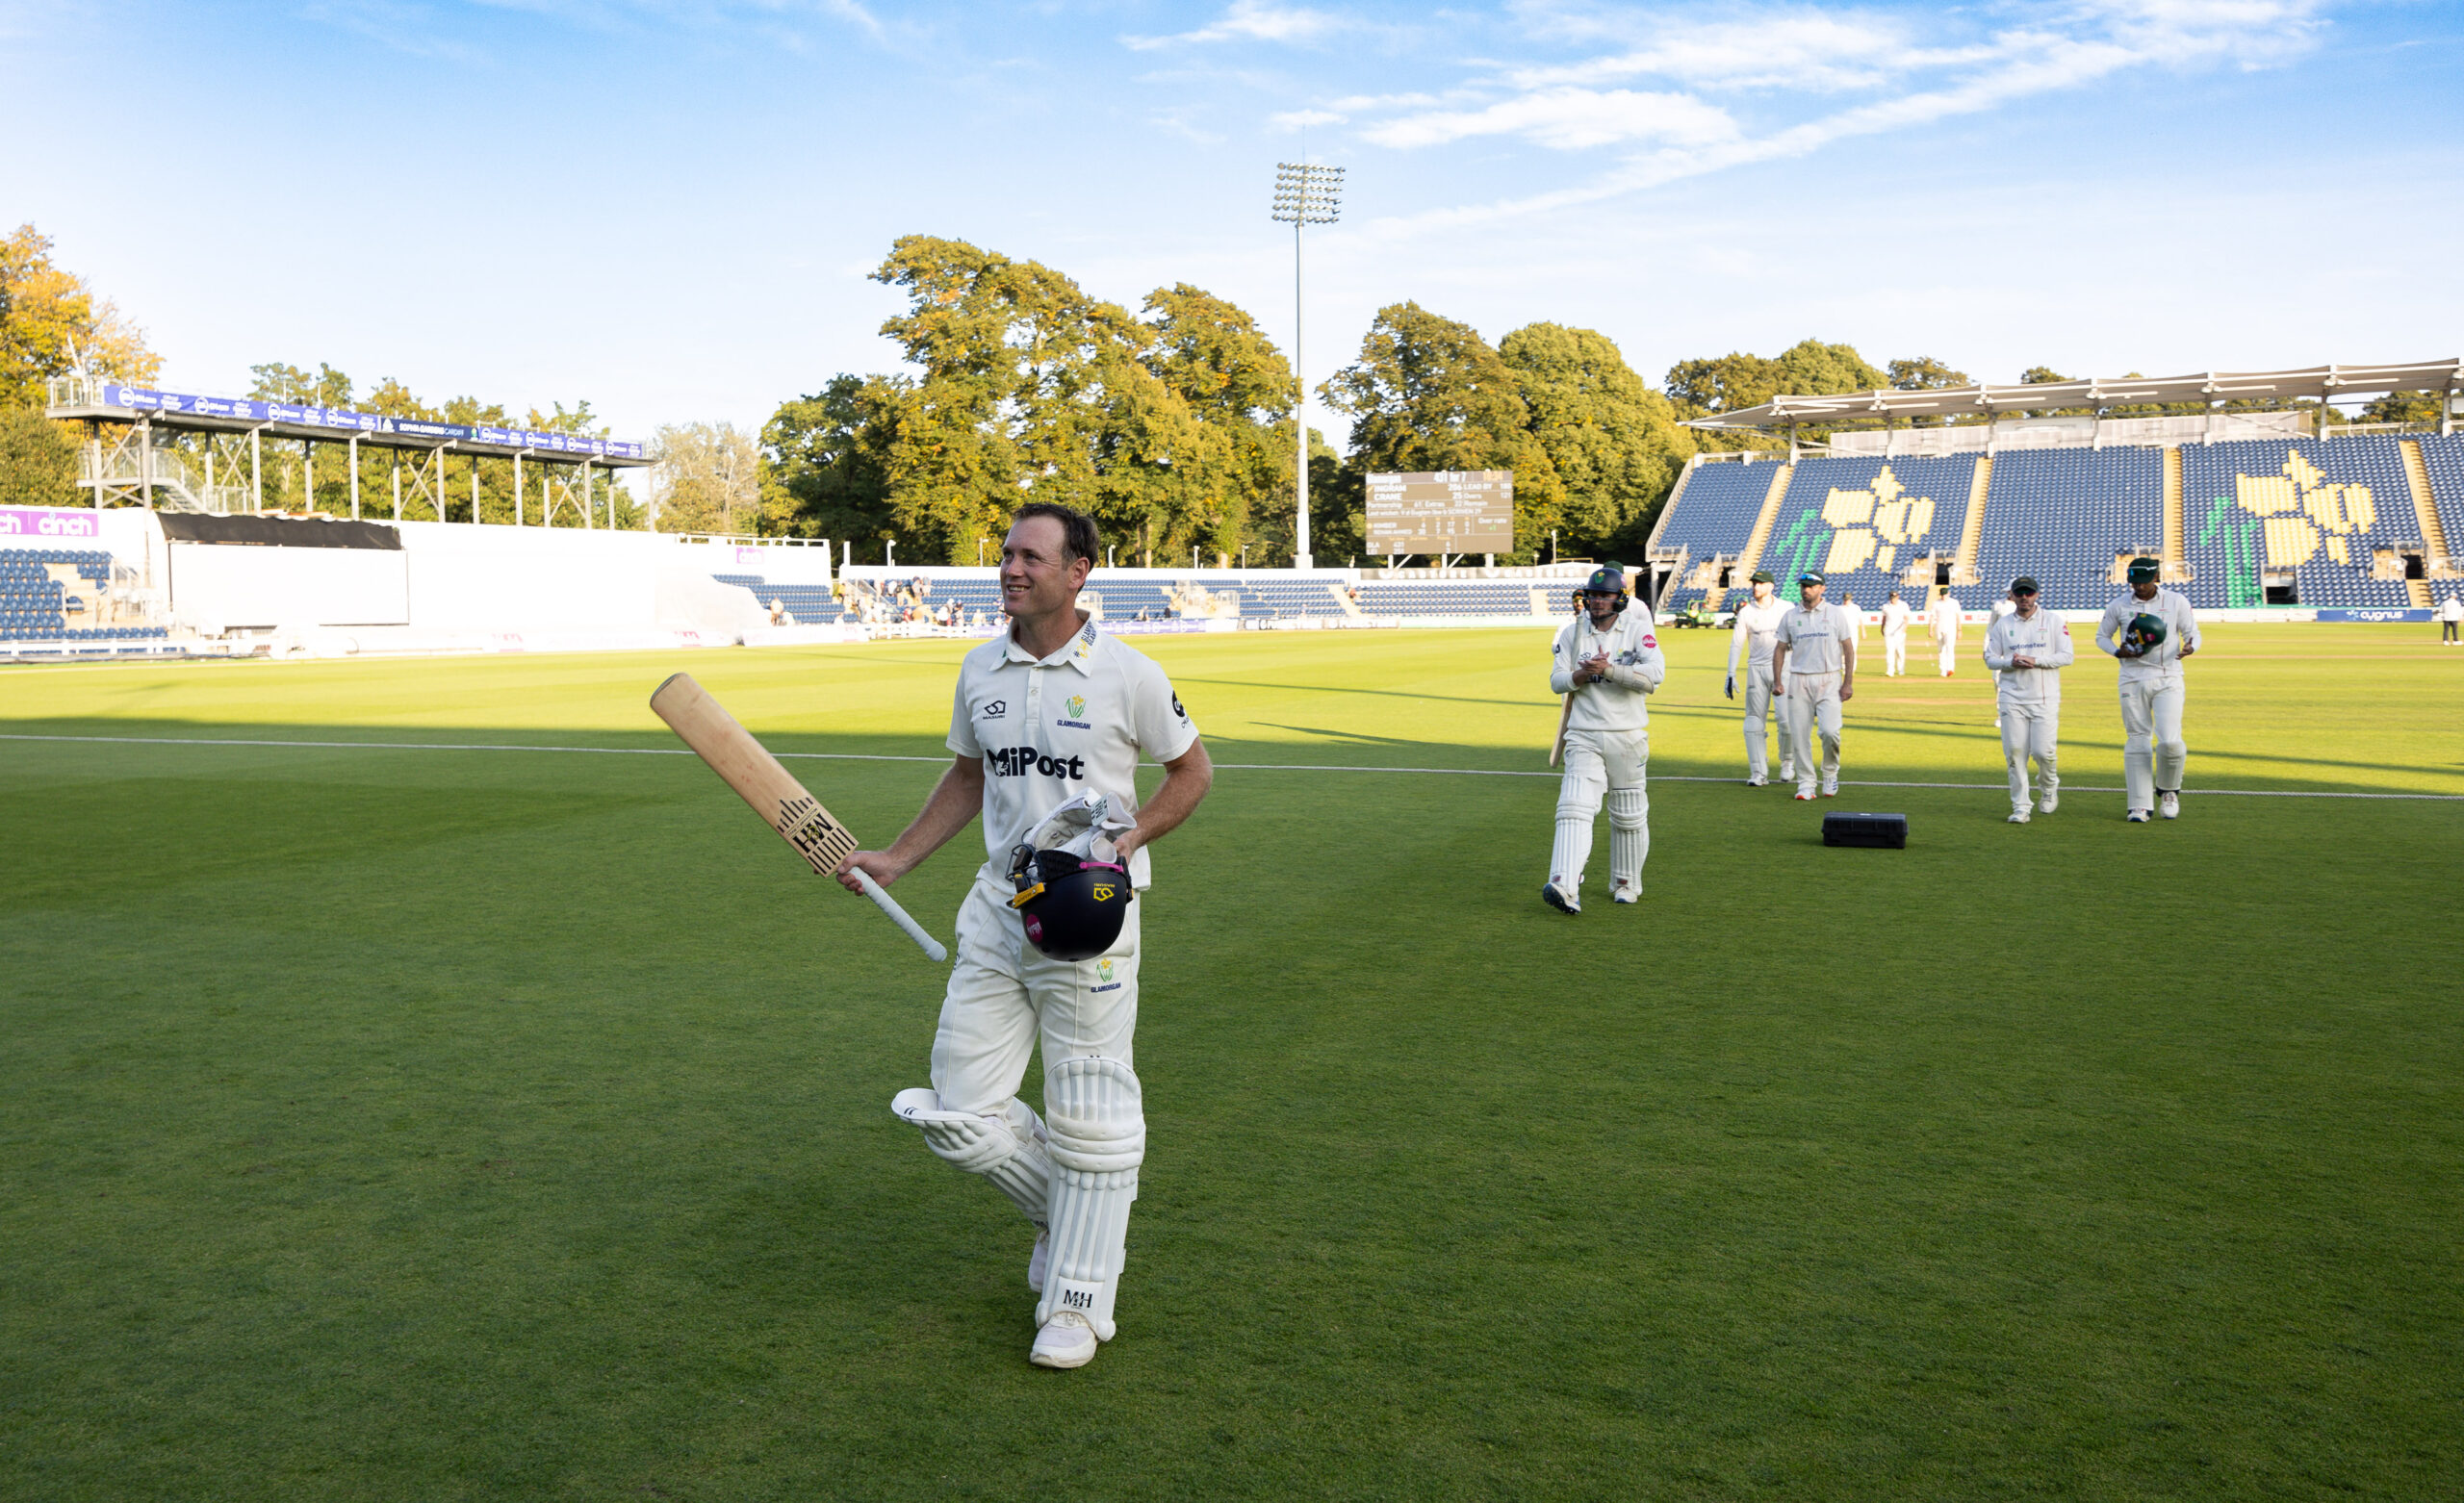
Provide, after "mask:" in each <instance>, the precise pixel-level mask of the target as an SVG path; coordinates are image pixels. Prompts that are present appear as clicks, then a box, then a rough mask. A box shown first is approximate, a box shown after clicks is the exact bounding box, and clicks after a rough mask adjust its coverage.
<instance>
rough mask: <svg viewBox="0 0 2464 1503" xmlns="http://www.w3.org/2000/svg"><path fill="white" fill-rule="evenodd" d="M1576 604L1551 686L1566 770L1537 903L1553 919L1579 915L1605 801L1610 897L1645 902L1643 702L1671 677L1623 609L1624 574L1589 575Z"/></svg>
mask: <svg viewBox="0 0 2464 1503" xmlns="http://www.w3.org/2000/svg"><path fill="white" fill-rule="evenodd" d="M1576 599H1577V602H1578V605H1579V606H1580V609H1578V611H1577V612H1576V613H1575V619H1574V620H1573V621H1570V622H1568V623H1567V624H1566V626H1565V629H1564V630H1562V631H1560V632H1558V633H1557V642H1556V646H1555V648H1554V649H1553V659H1552V660H1553V668H1552V669H1551V671H1550V674H1549V687H1550V688H1552V689H1554V690H1555V691H1557V692H1558V693H1559V694H1562V695H1566V696H1568V697H1569V698H1568V700H1567V701H1566V709H1565V727H1566V728H1565V734H1564V738H1563V743H1564V748H1565V764H1566V771H1565V776H1564V777H1563V779H1562V780H1561V781H1560V782H1559V783H1558V785H1557V838H1556V842H1555V845H1554V848H1553V850H1552V851H1551V853H1550V855H1549V881H1548V884H1547V885H1546V886H1544V887H1542V888H1541V889H1540V899H1541V901H1542V902H1544V903H1546V904H1549V906H1551V907H1553V908H1554V909H1556V910H1557V911H1558V912H1560V913H1567V914H1573V913H1580V912H1581V911H1582V869H1583V866H1584V864H1585V863H1586V862H1588V861H1589V860H1590V859H1591V828H1592V822H1593V821H1594V820H1595V819H1597V818H1598V817H1599V815H1600V802H1601V797H1602V795H1603V794H1605V795H1606V796H1607V800H1608V879H1609V883H1610V886H1609V896H1610V897H1612V898H1614V899H1615V900H1616V901H1617V902H1619V903H1633V902H1636V901H1637V900H1639V899H1640V898H1641V897H1642V892H1643V862H1644V861H1645V860H1646V859H1648V858H1649V857H1650V855H1651V853H1652V829H1651V800H1650V798H1649V796H1648V795H1647V794H1646V793H1645V792H1644V788H1643V769H1644V764H1645V763H1647V762H1649V761H1650V760H1651V752H1652V748H1651V731H1650V726H1651V710H1650V707H1649V706H1648V705H1647V704H1646V703H1645V702H1644V701H1646V700H1647V699H1648V698H1649V697H1650V696H1651V694H1652V691H1654V690H1655V689H1657V688H1658V687H1659V684H1660V680H1661V679H1662V678H1665V677H1667V676H1668V663H1667V661H1666V659H1664V658H1662V657H1661V656H1660V651H1659V639H1658V638H1657V637H1655V636H1654V635H1653V634H1652V624H1651V621H1650V619H1649V616H1648V613H1646V612H1643V611H1630V610H1628V609H1627V608H1626V606H1627V603H1628V597H1627V594H1626V575H1625V572H1624V571H1623V570H1619V569H1595V570H1593V571H1592V573H1591V578H1590V579H1589V580H1587V581H1585V582H1584V584H1583V587H1582V589H1581V590H1580V591H1578V592H1577V596H1576Z"/></svg>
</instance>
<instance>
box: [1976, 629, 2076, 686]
mask: <svg viewBox="0 0 2464 1503" xmlns="http://www.w3.org/2000/svg"><path fill="white" fill-rule="evenodd" d="M2071 656H2072V654H2071V650H2070V624H2069V623H2068V622H2066V621H2064V620H2063V619H2062V618H2061V617H2059V616H2056V615H2055V614H2054V613H2053V612H2051V611H2049V610H2046V609H2045V608H2044V607H2043V606H2041V605H2040V606H2038V607H2037V613H2036V614H2035V615H2034V616H2022V615H2020V614H2019V608H2018V607H2017V606H2015V605H2014V606H2012V607H2011V614H2009V615H2007V616H1997V617H1995V618H1994V619H1993V624H1992V625H1990V626H1988V627H1987V628H1986V630H1985V666H1986V667H1988V668H1989V669H1992V670H1993V672H1994V673H1995V674H1996V675H1998V676H1997V677H1996V678H1995V679H1994V684H1993V698H1994V699H1995V701H1997V702H1999V703H2003V704H2037V705H2042V706H2044V707H2045V708H2046V709H2060V708H2061V707H2062V675H2061V672H2060V671H2061V670H2062V669H2065V668H2067V667H2069V666H2070V663H2071ZM2015 657H2025V658H2033V659H2035V661H2036V664H2037V666H2036V667H2034V668H2013V667H2012V666H2011V659H2013V658H2015Z"/></svg>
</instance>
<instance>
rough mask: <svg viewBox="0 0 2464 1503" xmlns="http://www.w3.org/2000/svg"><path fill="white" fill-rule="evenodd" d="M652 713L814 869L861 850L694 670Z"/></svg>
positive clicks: (872, 891) (928, 938) (938, 953)
mask: <svg viewBox="0 0 2464 1503" xmlns="http://www.w3.org/2000/svg"><path fill="white" fill-rule="evenodd" d="M651 712H652V713H653V714H655V715H656V716H657V717H658V718H659V719H661V720H663V721H665V722H667V725H668V728H669V729H671V730H673V731H675V732H676V733H677V734H678V735H679V736H681V737H682V738H683V739H684V744H685V745H686V746H688V747H691V748H692V749H693V751H694V753H695V754H696V755H698V756H700V757H701V759H702V760H703V761H705V762H707V763H708V764H710V771H712V772H714V773H716V774H718V775H719V780H720V781H721V782H724V783H726V784H727V785H728V786H729V787H731V788H732V789H734V790H735V791H736V794H737V796H738V797H740V798H742V799H743V800H744V802H747V803H749V804H751V805H752V806H753V812H754V813H756V814H758V815H760V816H761V817H762V819H764V820H766V821H767V822H768V823H769V826H770V828H772V829H775V830H777V831H778V832H779V838H780V839H782V840H783V841H785V842H786V843H787V844H789V845H791V846H793V847H795V848H796V852H797V853H798V854H800V855H802V856H803V857H804V858H805V860H806V861H808V862H809V863H810V864H811V866H812V869H813V870H814V871H816V872H818V873H820V874H821V875H822V876H824V877H827V876H829V875H830V874H831V873H833V872H834V871H836V870H837V869H838V863H839V862H841V861H843V860H845V859H847V857H848V856H849V855H851V854H853V853H855V851H856V837H855V835H854V834H853V833H852V832H850V831H849V829H848V828H847V827H846V826H844V825H842V824H840V823H838V819H837V817H836V816H835V815H834V814H832V813H831V812H830V811H829V810H828V809H825V808H823V807H822V806H821V801H820V800H819V799H816V798H814V797H813V796H812V795H811V794H809V793H807V792H806V791H805V785H804V784H802V783H800V782H798V781H796V779H795V777H794V775H793V774H791V773H789V772H788V771H787V770H786V769H785V768H783V767H782V766H780V765H779V759H778V758H777V757H775V756H772V755H771V754H770V753H769V752H768V751H766V750H764V749H763V747H762V745H761V743H760V742H758V741H756V740H754V739H753V732H751V731H749V730H747V729H745V728H744V727H743V726H740V725H738V724H737V723H736V718H735V717H734V716H732V715H731V714H729V713H728V712H727V708H726V706H724V705H722V704H720V703H719V701H716V700H713V699H711V698H710V697H709V695H708V694H707V693H706V692H705V691H704V690H703V688H702V686H701V685H700V684H697V683H695V682H694V681H693V675H690V674H678V675H675V676H673V677H671V678H669V679H668V680H667V682H665V683H663V684H660V685H659V686H658V688H657V689H656V690H655V691H654V692H653V693H652V695H651ZM855 875H856V879H857V880H858V881H860V882H861V883H863V884H864V896H865V897H867V898H870V899H872V900H873V902H874V903H875V904H877V905H879V907H880V908H881V910H882V911H883V912H884V913H886V914H888V915H889V921H890V922H891V923H893V924H895V925H897V926H898V927H899V928H900V929H902V930H906V931H907V937H908V938H910V939H911V940H913V941H915V943H916V946H917V948H919V949H921V950H922V951H923V952H924V953H925V954H926V955H931V956H932V957H933V959H934V962H935V963H936V964H937V963H939V962H940V961H943V960H946V959H948V958H949V957H950V953H949V952H948V951H947V950H944V949H942V948H941V942H940V941H939V940H937V939H935V938H934V937H933V936H932V935H930V934H928V933H926V932H924V927H923V926H922V925H920V924H918V923H916V922H915V921H914V920H913V919H911V918H910V917H908V913H907V910H906V909H905V908H902V907H900V906H899V905H898V900H897V899H895V898H893V897H891V896H890V895H889V894H888V893H886V892H884V891H883V890H882V885H881V883H879V882H877V881H875V880H873V878H872V874H871V873H869V872H865V871H861V870H859V871H858V872H857V873H856V874H855Z"/></svg>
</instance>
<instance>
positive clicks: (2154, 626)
mask: <svg viewBox="0 0 2464 1503" xmlns="http://www.w3.org/2000/svg"><path fill="white" fill-rule="evenodd" d="M2121 640H2122V641H2123V643H2124V644H2126V645H2127V646H2130V647H2134V648H2137V649H2138V650H2140V651H2142V652H2144V651H2146V650H2149V649H2150V648H2153V647H2155V646H2156V645H2157V644H2159V643H2161V642H2163V641H2164V640H2165V618H2164V617H2162V616H2151V615H2149V614H2148V613H2147V612H2145V611H2142V612H2140V613H2139V614H2138V615H2136V616H2133V617H2132V618H2131V619H2130V624H2129V625H2127V626H2124V627H2123V628H2122V629H2121Z"/></svg>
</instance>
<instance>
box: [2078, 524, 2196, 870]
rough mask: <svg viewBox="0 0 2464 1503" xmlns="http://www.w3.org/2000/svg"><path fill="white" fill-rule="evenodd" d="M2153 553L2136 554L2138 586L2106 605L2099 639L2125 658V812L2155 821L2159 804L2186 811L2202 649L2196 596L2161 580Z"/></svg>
mask: <svg viewBox="0 0 2464 1503" xmlns="http://www.w3.org/2000/svg"><path fill="white" fill-rule="evenodd" d="M2158 576H2159V571H2158V568H2157V564H2156V560H2154V559H2152V558H2134V559H2132V560H2131V561H2130V593H2129V594H2128V595H2124V596H2121V597H2120V598H2118V599H2116V600H2115V601H2114V602H2113V603H2112V604H2111V605H2108V606H2106V607H2105V614H2104V615H2103V616H2102V617H2100V618H2098V619H2097V622H2096V646H2097V647H2099V648H2101V649H2103V650H2105V651H2108V652H2111V653H2112V654H2113V655H2114V656H2115V657H2117V658H2118V659H2120V662H2121V728H2122V744H2121V746H2122V750H2121V771H2122V778H2121V780H2122V784H2123V802H2124V804H2125V806H2126V813H2125V814H2124V818H2126V819H2128V820H2129V821H2130V822H2131V823H2132V824H2134V825H2144V824H2146V823H2147V815H2148V811H2149V810H2151V809H2153V810H2156V811H2158V812H2160V813H2162V814H2163V815H2164V816H2165V817H2166V818H2167V819H2179V818H2180V817H2181V813H2182V798H2181V793H2182V767H2183V764H2184V763H2185V762H2187V761H2188V760H2189V759H2190V748H2189V747H2188V746H2186V745H2184V744H2183V741H2182V659H2183V658H2186V657H2188V656H2190V655H2191V654H2192V653H2194V652H2195V651H2197V650H2198V618H2197V617H2195V616H2194V615H2193V614H2192V613H2191V602H2190V601H2188V600H2186V599H2182V598H2181V597H2180V596H2178V595H2176V594H2174V593H2173V592H2172V591H2170V590H2168V589H2166V588H2164V587H2163V586H2162V585H2160V584H2158V583H2157V582H2156V581H2157V578H2158Z"/></svg>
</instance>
